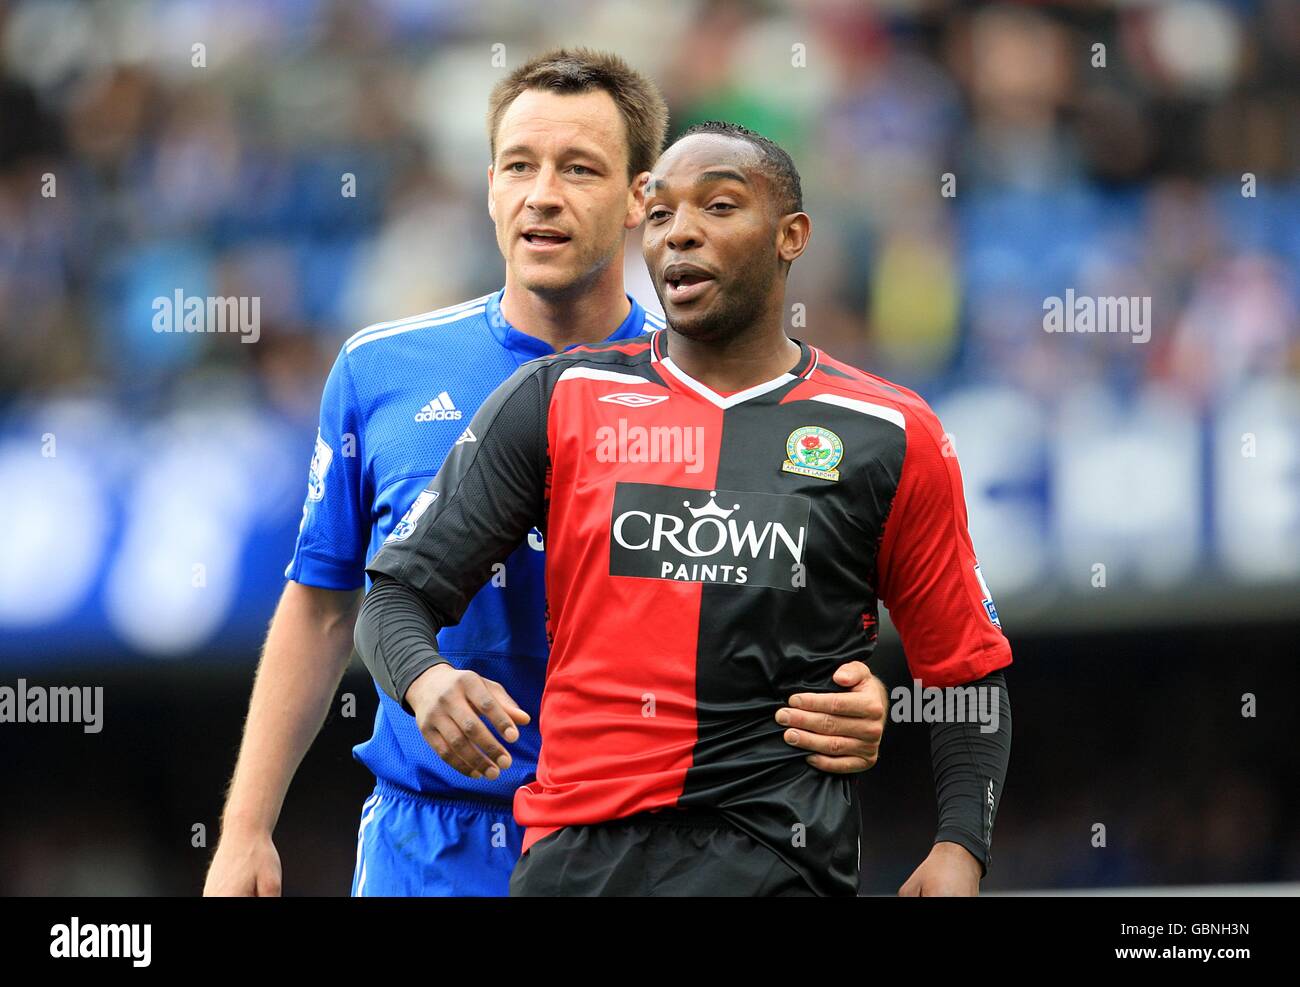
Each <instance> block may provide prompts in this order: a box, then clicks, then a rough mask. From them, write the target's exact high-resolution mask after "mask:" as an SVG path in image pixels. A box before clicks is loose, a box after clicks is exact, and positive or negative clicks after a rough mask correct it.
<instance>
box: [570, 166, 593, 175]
mask: <svg viewBox="0 0 1300 987" xmlns="http://www.w3.org/2000/svg"><path fill="white" fill-rule="evenodd" d="M572 171H573V173H574V174H575V175H594V174H596V173H595V172H594V171H592V170H591V169H590V168H588V167H587V166H586V165H574V166H573V168H572Z"/></svg>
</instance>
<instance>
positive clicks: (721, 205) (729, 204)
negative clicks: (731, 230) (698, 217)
mask: <svg viewBox="0 0 1300 987" xmlns="http://www.w3.org/2000/svg"><path fill="white" fill-rule="evenodd" d="M709 208H710V209H722V210H727V209H735V208H736V204H735V203H734V202H714V203H712V204H711V205H710V206H709Z"/></svg>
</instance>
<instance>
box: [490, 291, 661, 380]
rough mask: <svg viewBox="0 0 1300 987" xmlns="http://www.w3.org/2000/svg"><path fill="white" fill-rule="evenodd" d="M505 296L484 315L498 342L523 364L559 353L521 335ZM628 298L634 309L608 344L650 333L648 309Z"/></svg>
mask: <svg viewBox="0 0 1300 987" xmlns="http://www.w3.org/2000/svg"><path fill="white" fill-rule="evenodd" d="M505 293H506V289H505V288H501V289H500V290H499V291H497V292H496V294H494V295H491V296H489V298H488V300H487V307H486V311H485V312H484V313H483V314H484V317H485V318H486V319H487V324H488V328H490V329H491V330H492V335H493V336H495V337H496V340H497V342H498V343H500V344H501V345H502V346H504V347H505V348H506V349H508V350H509V351H510V352H511V353H512V354H513V355H514V357H515V359H516V360H518V361H519V362H520V363H526V362H527V361H529V360H535V359H536V358H537V357H539V356H550V355H551V354H553V353H554V352H555V350H554V349H553V348H552V347H551V344H550V343H548V342H546V341H545V340H543V339H538V338H537V337H536V336H530V335H528V333H526V332H521V331H520V330H518V329H516V328H515V327H514V326H512V325H511V324H510V322H509V321H508V320H507V319H506V317H505V316H504V315H502V314H501V298H502V296H504V295H505ZM626 297H627V300H628V301H629V302H631V304H632V308H631V310H630V311H629V312H628V313H627V318H626V319H624V320H623V324H622V325H620V326H619V327H618V328H617V329H615V330H614V331H613V332H612V333H610V334H609V335H608V336H607V337H605V338H606V340H613V339H631V338H632V337H633V336H640V335H641V334H642V333H643V332H645V331H646V325H645V309H643V308H642V307H641V303H640V302H638V301H637V300H636V299H635V298H633V297H632V296H631V295H627V296H626ZM573 345H574V346H579V345H581V344H580V343H574V344H573ZM572 348H573V347H572V346H569V347H565V349H572Z"/></svg>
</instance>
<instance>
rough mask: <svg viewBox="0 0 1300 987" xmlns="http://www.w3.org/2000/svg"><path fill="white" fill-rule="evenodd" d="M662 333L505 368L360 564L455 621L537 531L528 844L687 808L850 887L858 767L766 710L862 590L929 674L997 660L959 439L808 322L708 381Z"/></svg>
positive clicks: (841, 646) (827, 642)
mask: <svg viewBox="0 0 1300 987" xmlns="http://www.w3.org/2000/svg"><path fill="white" fill-rule="evenodd" d="M668 343H669V335H668V333H667V332H664V331H660V332H656V333H653V334H650V335H648V336H645V337H642V338H638V339H634V340H630V341H622V342H618V343H608V344H601V345H597V346H589V347H579V348H576V349H573V350H569V351H566V352H564V353H561V354H557V355H555V356H552V357H547V358H544V359H541V360H536V361H533V362H531V363H527V364H525V365H524V366H522V367H521V368H520V369H519V370H518V372H516V373H515V374H514V375H513V376H512V377H511V378H510V379H509V380H508V381H506V382H505V384H503V385H502V386H501V388H499V389H498V390H497V392H496V393H495V394H494V395H493V396H492V397H491V398H489V399H488V401H487V402H486V403H485V404H484V405H483V406H482V408H481V409H480V411H479V412H478V414H477V415H476V416H475V417H474V419H473V421H472V422H471V423H470V426H469V428H468V429H467V430H466V432H465V434H464V435H463V436H462V437H461V441H460V442H458V444H457V445H456V446H455V448H454V449H453V451H452V453H451V454H450V455H449V457H448V459H447V461H446V463H445V464H444V466H443V468H442V470H441V471H440V472H439V473H438V476H437V478H436V479H435V480H434V482H433V483H432V484H431V485H430V487H429V490H428V491H427V492H426V494H425V495H423V496H422V502H423V503H422V505H421V510H420V511H417V512H415V514H416V516H415V518H414V519H413V520H414V524H413V525H408V526H406V527H405V528H401V529H400V530H399V531H397V532H395V533H394V536H393V537H391V538H390V539H389V541H388V542H387V543H386V544H385V546H384V547H383V549H382V550H381V551H380V552H379V553H378V555H376V557H375V558H374V560H373V561H372V562H371V563H370V566H369V570H370V571H371V573H372V574H386V575H389V576H392V577H394V578H396V579H398V580H400V581H401V582H403V583H406V584H407V585H409V586H412V587H414V588H415V589H417V590H419V591H420V592H421V593H422V595H423V596H424V598H425V601H426V602H427V603H428V604H429V606H430V607H431V608H432V610H433V611H434V613H436V614H437V615H438V616H439V619H440V620H442V621H444V622H446V623H454V622H455V621H456V620H458V619H459V617H460V615H461V613H463V611H464V608H465V606H466V604H467V603H468V601H469V599H470V598H471V597H472V596H473V594H474V593H475V591H477V590H478V589H479V587H480V586H482V585H483V584H484V583H485V582H486V581H487V580H488V579H489V578H490V577H491V576H492V575H493V571H494V570H493V565H494V563H497V562H499V561H500V560H501V559H503V558H505V557H506V555H508V554H509V552H510V551H511V550H513V549H514V548H515V547H516V546H517V545H518V544H519V543H520V542H521V541H522V540H523V539H524V538H525V537H526V535H527V533H528V531H529V530H530V529H531V528H532V527H533V526H535V525H536V526H538V527H541V528H542V530H543V531H544V532H545V545H546V587H547V608H548V614H547V630H548V636H549V638H550V641H551V654H550V661H549V665H548V669H547V677H546V687H545V691H544V693H543V696H542V701H541V710H540V728H541V736H542V749H541V755H540V759H539V763H538V768H537V777H536V780H535V781H534V782H532V783H531V784H528V785H525V786H524V787H523V788H521V789H520V790H519V791H518V793H517V794H516V796H515V803H514V809H515V816H516V818H517V819H518V821H519V822H520V823H521V824H523V825H525V826H527V827H529V830H528V834H527V836H526V837H525V842H524V847H525V849H527V847H528V846H530V845H531V844H532V843H533V842H535V841H536V840H537V839H539V838H540V837H542V836H544V835H546V834H547V833H549V832H552V831H554V830H555V829H556V828H558V827H562V826H566V825H575V824H585V823H594V822H600V821H604V820H609V819H614V818H620V817H623V816H628V815H631V814H633V813H637V812H642V811H645V810H653V809H658V808H662V807H667V806H701V807H709V808H713V809H717V810H720V811H721V812H722V813H723V814H725V815H726V816H727V817H728V818H729V819H730V820H731V821H732V822H733V823H734V824H735V825H736V826H738V827H739V828H741V829H743V830H744V831H746V832H747V833H749V834H750V835H751V836H753V837H754V838H755V839H757V840H759V841H760V842H762V843H764V844H765V845H767V846H768V847H770V848H771V849H772V850H773V851H775V852H776V853H778V854H780V855H781V857H782V858H783V859H785V860H786V861H787V862H788V863H789V864H790V865H791V867H793V868H794V869H795V870H797V871H798V872H799V873H800V874H801V875H802V876H803V877H804V878H805V880H806V881H807V882H808V883H809V885H810V886H812V888H813V889H814V890H817V891H819V892H822V893H827V894H833V893H845V892H846V891H847V892H849V893H853V892H855V891H856V888H857V881H858V835H859V814H858V808H857V805H856V804H855V800H856V795H855V786H854V785H853V784H852V782H851V781H850V780H849V779H848V778H846V777H844V776H840V775H831V774H827V773H824V772H821V771H818V770H817V769H815V768H813V767H811V766H809V765H808V764H807V762H806V761H805V757H806V753H805V752H803V751H801V750H799V749H797V748H794V747H791V746H790V745H789V744H787V743H786V742H785V741H784V739H783V732H784V728H782V727H781V726H780V725H779V724H778V723H777V722H776V720H775V718H774V714H775V712H776V710H777V709H778V708H780V707H781V706H784V705H786V700H787V698H788V697H789V696H790V695H791V694H792V693H795V692H802V691H821V692H825V691H839V687H838V686H836V685H835V684H834V682H833V681H832V678H831V676H832V674H833V673H834V671H835V669H836V668H837V667H838V666H839V665H841V664H843V663H844V662H847V661H851V660H854V659H863V658H865V657H866V656H868V655H870V653H871V652H872V650H873V648H874V646H875V624H876V617H877V612H878V602H883V603H884V604H885V605H886V607H888V608H889V611H890V614H891V616H892V618H893V620H894V623H895V624H896V625H897V627H898V629H899V632H900V635H901V637H902V641H903V647H904V650H905V652H906V655H907V660H908V664H909V667H910V669H911V671H912V674H913V675H914V677H916V678H917V679H920V680H921V682H922V683H923V684H924V685H926V686H948V685H956V684H961V683H965V682H970V681H973V680H975V679H979V678H981V677H983V676H985V675H987V674H989V673H990V672H993V671H995V670H996V669H999V668H1002V667H1004V666H1006V665H1009V664H1010V663H1011V652H1010V648H1009V646H1008V644H1007V641H1006V638H1005V637H1004V636H1003V634H1002V632H1001V629H1000V626H999V625H998V621H997V614H996V610H995V609H994V607H993V601H992V599H991V598H990V596H989V593H988V591H987V589H986V587H985V584H984V580H983V578H982V577H981V575H980V573H979V569H978V565H977V562H976V557H975V553H974V550H973V548H972V546H971V541H970V537H969V535H968V534H967V524H966V508H965V501H964V498H963V495H962V486H961V476H960V472H959V469H958V465H957V460H956V458H955V456H954V455H953V454H952V452H951V448H950V446H949V445H948V444H946V443H945V439H944V435H943V430H942V428H941V426H940V424H939V422H938V419H937V418H936V417H935V415H934V413H933V412H932V411H931V410H930V408H929V407H928V406H927V405H926V403H925V402H924V401H923V400H922V399H921V398H920V397H918V396H917V395H916V394H914V393H912V392H911V391H908V390H906V389H904V388H901V387H898V386H897V385H894V384H890V383H888V382H887V381H884V380H882V379H880V378H878V377H875V376H872V375H870V374H867V373H864V372H862V371H860V370H856V369H853V368H851V367H849V366H847V365H845V364H842V363H839V362H838V361H835V360H833V359H831V358H830V357H828V356H827V355H826V354H825V353H823V352H821V351H820V350H817V349H815V348H813V347H810V346H808V345H806V344H802V343H801V344H800V352H801V356H800V359H799V361H798V363H797V365H796V366H794V367H793V368H791V370H790V371H789V372H788V373H785V374H782V375H781V376H779V377H777V378H775V379H774V380H770V381H768V382H766V383H764V384H759V385H757V386H754V387H750V388H747V389H745V390H743V391H739V392H736V393H733V394H730V395H722V394H719V393H717V392H715V391H713V390H711V389H710V388H708V387H706V386H705V385H704V384H702V383H700V382H699V381H696V380H694V379H692V378H691V377H689V376H687V375H686V374H685V373H684V372H682V371H681V370H680V369H679V368H678V367H677V366H676V365H675V364H674V363H673V361H672V358H671V354H670V353H669V352H668ZM406 685H409V680H408V681H406V682H405V683H401V684H400V685H399V687H398V690H397V691H398V695H399V696H400V695H403V694H404V692H405V687H406Z"/></svg>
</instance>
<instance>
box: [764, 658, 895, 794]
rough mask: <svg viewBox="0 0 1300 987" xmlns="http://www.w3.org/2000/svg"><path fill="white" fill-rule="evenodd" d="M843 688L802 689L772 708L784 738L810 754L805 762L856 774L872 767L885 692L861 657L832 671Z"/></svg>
mask: <svg viewBox="0 0 1300 987" xmlns="http://www.w3.org/2000/svg"><path fill="white" fill-rule="evenodd" d="M834 679H835V682H836V683H837V684H838V685H840V686H843V687H844V689H845V690H846V691H844V692H800V693H796V694H795V695H792V696H791V697H790V700H789V702H790V705H789V706H783V707H782V708H781V709H779V710H777V711H776V722H778V723H780V724H781V725H782V726H784V727H785V728H786V731H785V734H784V736H785V741H786V743H788V744H790V745H791V746H792V747H798V748H801V749H802V750H806V751H810V752H811V753H810V754H809V755H808V757H806V758H805V760H806V761H807V762H808V763H809V764H810V765H812V766H813V767H814V768H817V769H819V770H821V771H825V772H827V773H829V774H856V773H858V772H860V771H866V770H868V769H870V768H873V767H875V764H876V761H877V760H878V759H879V757H880V741H881V738H882V737H883V736H884V733H885V711H886V709H887V708H888V705H889V696H888V693H887V692H886V690H885V683H884V682H882V681H881V680H880V679H878V678H876V676H875V675H873V674H872V673H871V669H870V668H868V667H867V665H866V664H864V663H863V662H860V661H850V662H845V663H844V664H843V665H841V666H840V667H839V668H837V669H836V670H835V675H834Z"/></svg>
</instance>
